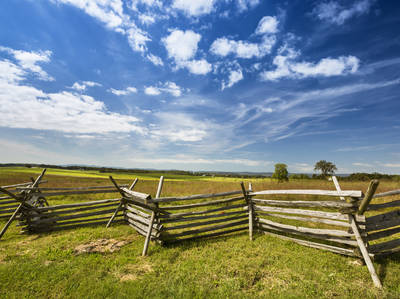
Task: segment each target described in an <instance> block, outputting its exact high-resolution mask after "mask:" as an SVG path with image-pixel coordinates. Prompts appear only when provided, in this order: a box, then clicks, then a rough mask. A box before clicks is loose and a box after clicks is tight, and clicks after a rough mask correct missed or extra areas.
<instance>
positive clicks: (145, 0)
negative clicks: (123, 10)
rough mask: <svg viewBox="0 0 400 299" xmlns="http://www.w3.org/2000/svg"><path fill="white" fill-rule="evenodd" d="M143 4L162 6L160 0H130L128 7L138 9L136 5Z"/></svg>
mask: <svg viewBox="0 0 400 299" xmlns="http://www.w3.org/2000/svg"><path fill="white" fill-rule="evenodd" d="M139 5H143V6H147V7H149V8H151V7H158V8H162V2H161V1H160V0H131V3H130V8H131V9H133V10H134V11H138V6H139Z"/></svg>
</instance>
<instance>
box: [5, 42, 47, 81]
mask: <svg viewBox="0 0 400 299" xmlns="http://www.w3.org/2000/svg"><path fill="white" fill-rule="evenodd" d="M0 51H3V52H7V53H8V54H10V55H12V56H13V57H14V58H15V60H17V61H18V64H19V65H20V66H21V67H22V68H23V69H24V70H27V71H30V72H32V73H34V74H35V75H37V76H38V77H39V79H41V80H45V81H53V80H54V78H53V77H51V76H50V75H49V74H47V73H46V72H45V71H44V70H43V69H42V68H41V66H39V65H38V63H46V62H49V61H50V56H51V54H52V52H51V51H38V52H33V51H32V52H27V51H22V50H14V49H11V48H7V47H2V46H0Z"/></svg>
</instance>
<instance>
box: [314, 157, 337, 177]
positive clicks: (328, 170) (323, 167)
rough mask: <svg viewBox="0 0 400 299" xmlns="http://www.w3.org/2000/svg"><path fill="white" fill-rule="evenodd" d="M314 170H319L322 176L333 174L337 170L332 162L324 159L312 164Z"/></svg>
mask: <svg viewBox="0 0 400 299" xmlns="http://www.w3.org/2000/svg"><path fill="white" fill-rule="evenodd" d="M314 170H315V171H321V175H322V176H323V177H327V176H328V175H333V174H334V173H335V171H336V170H337V168H336V165H335V164H333V163H332V162H328V161H325V160H321V161H318V162H317V163H315V165H314Z"/></svg>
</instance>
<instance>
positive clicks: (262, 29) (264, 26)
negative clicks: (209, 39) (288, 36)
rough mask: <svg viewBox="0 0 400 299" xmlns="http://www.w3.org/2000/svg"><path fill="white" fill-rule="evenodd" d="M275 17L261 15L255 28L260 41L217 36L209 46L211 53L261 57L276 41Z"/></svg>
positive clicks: (248, 57) (267, 52)
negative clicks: (253, 41)
mask: <svg viewBox="0 0 400 299" xmlns="http://www.w3.org/2000/svg"><path fill="white" fill-rule="evenodd" d="M278 23H279V22H278V20H277V18H276V17H271V16H265V17H263V18H262V19H261V20H260V22H259V23H258V26H257V28H256V31H255V33H256V35H261V41H260V42H258V43H251V42H248V41H243V40H238V41H236V40H232V39H228V38H226V37H221V38H217V39H216V40H215V41H214V42H213V43H212V44H211V47H210V51H211V53H213V54H215V55H218V56H222V57H226V56H228V55H230V54H233V55H235V56H236V57H238V58H245V59H250V58H253V57H255V58H261V57H264V56H265V55H267V54H269V53H270V52H271V50H272V47H273V46H274V45H275V43H276V37H275V35H274V34H275V33H276V32H277V31H278V28H277V26H278Z"/></svg>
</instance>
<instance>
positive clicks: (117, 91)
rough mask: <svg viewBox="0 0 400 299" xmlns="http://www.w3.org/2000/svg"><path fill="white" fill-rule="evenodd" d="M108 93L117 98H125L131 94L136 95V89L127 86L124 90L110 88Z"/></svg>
mask: <svg viewBox="0 0 400 299" xmlns="http://www.w3.org/2000/svg"><path fill="white" fill-rule="evenodd" d="M108 91H109V92H111V93H113V94H115V95H117V96H126V95H128V94H131V93H137V89H136V88H135V87H133V86H129V87H127V88H125V89H114V88H110V89H109V90H108Z"/></svg>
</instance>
